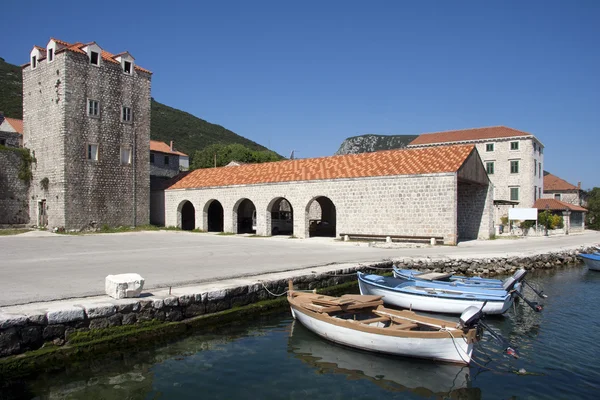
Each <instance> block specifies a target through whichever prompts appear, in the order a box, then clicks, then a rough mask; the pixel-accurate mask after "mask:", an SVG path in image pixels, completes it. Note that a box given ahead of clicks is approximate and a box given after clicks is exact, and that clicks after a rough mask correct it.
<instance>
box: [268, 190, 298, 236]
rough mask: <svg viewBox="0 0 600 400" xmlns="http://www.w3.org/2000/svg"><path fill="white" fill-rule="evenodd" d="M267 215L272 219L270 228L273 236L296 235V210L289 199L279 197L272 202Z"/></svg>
mask: <svg viewBox="0 0 600 400" xmlns="http://www.w3.org/2000/svg"><path fill="white" fill-rule="evenodd" d="M267 213H268V217H270V224H269V227H270V232H271V235H273V236H275V235H293V234H294V209H293V208H292V205H291V204H290V202H289V201H288V200H287V199H285V198H283V197H277V198H276V199H273V200H271V203H269V206H268V207H267ZM267 222H269V221H267Z"/></svg>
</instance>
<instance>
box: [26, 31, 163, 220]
mask: <svg viewBox="0 0 600 400" xmlns="http://www.w3.org/2000/svg"><path fill="white" fill-rule="evenodd" d="M151 77H152V73H151V72H150V71H148V70H146V69H144V68H141V67H139V66H138V65H136V64H135V60H134V58H133V57H132V56H131V55H130V54H129V53H127V52H124V53H120V54H117V55H113V54H110V53H108V52H107V51H105V50H103V49H102V48H100V46H98V45H97V44H96V43H87V44H85V43H75V44H70V43H66V42H63V41H60V40H57V39H51V40H50V41H49V42H48V45H47V46H46V47H45V48H42V47H38V46H35V47H34V48H33V50H32V51H31V54H30V62H29V63H28V64H26V65H24V66H23V124H24V128H23V129H24V132H23V145H24V147H26V148H28V149H30V150H31V151H32V153H33V155H34V156H35V158H36V160H37V162H36V163H35V164H34V165H33V168H32V169H33V179H32V181H31V189H30V197H29V199H30V216H31V221H32V224H34V225H47V226H48V227H49V228H54V227H64V228H66V229H81V228H84V227H87V226H89V225H90V224H96V225H97V226H102V225H104V224H106V225H109V226H134V225H143V224H147V223H148V222H149V212H150V211H149V209H150V206H149V198H150V180H149V179H150V178H149V154H150V150H149V146H150V145H149V143H150V82H151Z"/></svg>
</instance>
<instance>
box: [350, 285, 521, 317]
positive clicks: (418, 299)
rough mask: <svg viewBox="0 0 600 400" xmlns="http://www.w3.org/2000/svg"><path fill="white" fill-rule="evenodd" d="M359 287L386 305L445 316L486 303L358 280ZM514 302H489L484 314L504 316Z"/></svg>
mask: <svg viewBox="0 0 600 400" xmlns="http://www.w3.org/2000/svg"><path fill="white" fill-rule="evenodd" d="M358 286H359V288H360V293H361V294H365V295H376V296H384V297H383V302H384V303H385V304H389V305H393V306H396V307H401V308H407V309H411V310H419V311H428V312H435V313H444V314H461V313H462V312H463V311H464V310H465V308H467V307H470V306H476V307H478V308H481V307H482V306H483V303H484V301H483V300H469V299H452V298H440V297H436V296H435V295H429V294H417V293H414V294H413V293H406V292H400V291H395V290H392V289H388V288H384V287H380V286H376V285H373V284H369V283H366V282H365V281H364V280H362V279H360V278H359V280H358ZM513 301H514V298H513V297H512V296H506V297H505V298H502V300H500V299H499V300H487V303H486V304H485V307H483V312H484V313H485V314H503V313H505V312H506V311H508V309H509V308H510V306H511V305H512V303H513Z"/></svg>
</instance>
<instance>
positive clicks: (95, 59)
mask: <svg viewBox="0 0 600 400" xmlns="http://www.w3.org/2000/svg"><path fill="white" fill-rule="evenodd" d="M90 64H92V65H100V54H98V53H97V52H95V51H91V52H90Z"/></svg>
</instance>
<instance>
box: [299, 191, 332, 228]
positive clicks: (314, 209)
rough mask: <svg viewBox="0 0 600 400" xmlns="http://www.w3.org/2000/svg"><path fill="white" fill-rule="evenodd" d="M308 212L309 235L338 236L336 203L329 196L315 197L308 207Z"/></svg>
mask: <svg viewBox="0 0 600 400" xmlns="http://www.w3.org/2000/svg"><path fill="white" fill-rule="evenodd" d="M306 212H307V214H308V236H309V237H314V236H324V237H335V236H336V223H337V217H336V210H335V204H333V202H332V201H331V199H329V198H328V197H325V196H321V197H316V198H314V199H313V200H312V201H311V202H309V203H308V206H307V208H306Z"/></svg>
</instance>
